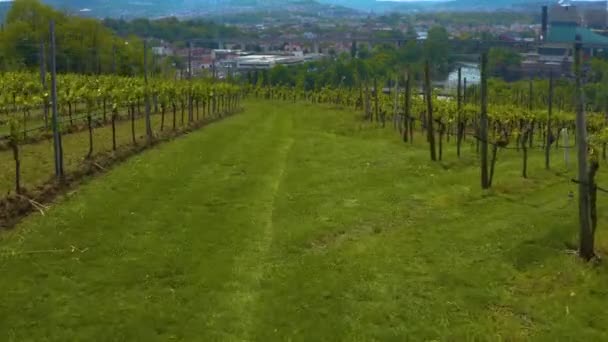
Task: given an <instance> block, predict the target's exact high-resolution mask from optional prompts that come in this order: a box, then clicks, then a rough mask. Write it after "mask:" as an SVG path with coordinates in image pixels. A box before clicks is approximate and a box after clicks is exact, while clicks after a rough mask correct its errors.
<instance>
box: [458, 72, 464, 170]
mask: <svg viewBox="0 0 608 342" xmlns="http://www.w3.org/2000/svg"><path fill="white" fill-rule="evenodd" d="M456 104H457V109H458V113H457V120H456V155H457V156H458V158H460V146H461V144H462V135H463V133H464V132H463V130H464V124H463V123H462V68H458V86H457V87H456Z"/></svg>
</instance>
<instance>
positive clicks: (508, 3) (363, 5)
mask: <svg viewBox="0 0 608 342" xmlns="http://www.w3.org/2000/svg"><path fill="white" fill-rule="evenodd" d="M319 1H320V2H322V3H325V4H332V5H342V6H346V7H351V8H356V9H358V10H362V11H375V12H384V11H412V10H420V11H443V10H446V11H472V10H497V9H517V10H531V9H537V8H538V6H540V4H541V3H551V2H556V1H546V0H536V1H534V0H437V1H378V0H319Z"/></svg>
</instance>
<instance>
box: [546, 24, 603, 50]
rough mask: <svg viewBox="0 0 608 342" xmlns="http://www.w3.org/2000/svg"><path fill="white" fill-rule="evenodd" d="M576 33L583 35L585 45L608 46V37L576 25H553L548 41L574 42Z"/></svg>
mask: <svg viewBox="0 0 608 342" xmlns="http://www.w3.org/2000/svg"><path fill="white" fill-rule="evenodd" d="M576 35H580V36H581V39H582V42H583V45H606V46H607V47H608V37H606V36H602V35H601V34H597V33H595V32H593V31H591V30H589V29H587V28H584V27H578V26H575V25H560V24H553V25H551V28H550V29H549V34H548V35H547V40H546V41H547V42H549V43H572V44H574V41H575V39H576Z"/></svg>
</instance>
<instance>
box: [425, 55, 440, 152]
mask: <svg viewBox="0 0 608 342" xmlns="http://www.w3.org/2000/svg"><path fill="white" fill-rule="evenodd" d="M424 92H425V96H424V97H425V99H426V122H427V140H428V142H429V148H430V150H431V160H432V161H436V160H437V152H436V151H435V131H434V130H433V97H432V96H431V95H432V94H431V71H430V66H429V61H426V63H425V64H424Z"/></svg>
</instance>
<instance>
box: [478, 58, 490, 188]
mask: <svg viewBox="0 0 608 342" xmlns="http://www.w3.org/2000/svg"><path fill="white" fill-rule="evenodd" d="M479 135H480V136H479V137H478V141H479V140H480V143H481V188H482V189H489V188H490V179H489V177H488V54H487V53H486V52H484V53H482V54H481V113H480V116H479Z"/></svg>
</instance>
